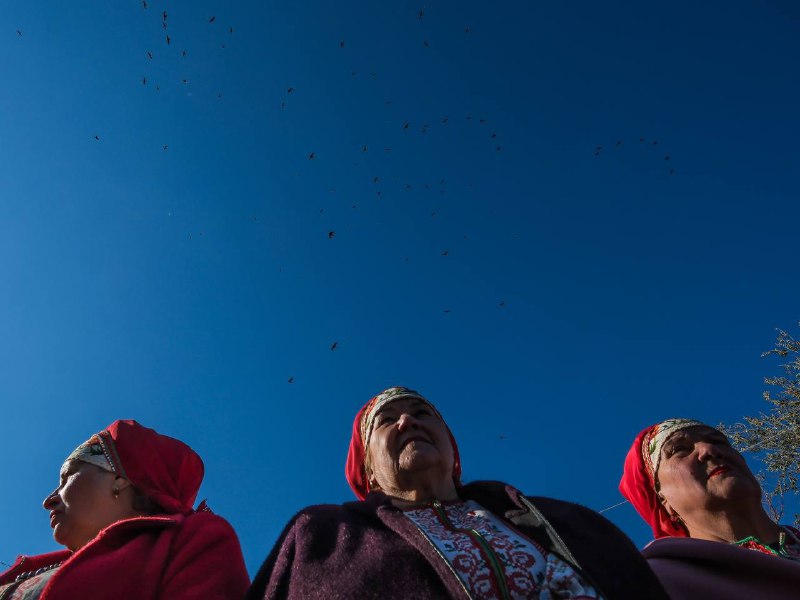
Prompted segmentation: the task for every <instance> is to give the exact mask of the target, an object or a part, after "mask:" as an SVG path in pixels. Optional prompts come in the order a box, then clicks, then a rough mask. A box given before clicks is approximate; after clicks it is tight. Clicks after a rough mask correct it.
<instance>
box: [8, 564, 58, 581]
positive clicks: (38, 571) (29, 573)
mask: <svg viewBox="0 0 800 600" xmlns="http://www.w3.org/2000/svg"><path fill="white" fill-rule="evenodd" d="M60 566H61V563H60V562H57V563H56V564H54V565H48V566H46V567H41V568H39V569H36V570H35V571H25V572H24V573H20V574H19V575H17V577H16V579H14V583H17V582H19V581H25V580H26V579H30V578H31V577H36V576H37V575H41V574H42V573H46V572H47V571H49V570H50V569H57V568H58V567H60Z"/></svg>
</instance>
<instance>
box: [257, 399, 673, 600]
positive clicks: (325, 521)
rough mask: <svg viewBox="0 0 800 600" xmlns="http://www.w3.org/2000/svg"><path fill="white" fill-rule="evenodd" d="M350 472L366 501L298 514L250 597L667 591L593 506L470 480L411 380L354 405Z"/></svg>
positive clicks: (617, 595)
mask: <svg viewBox="0 0 800 600" xmlns="http://www.w3.org/2000/svg"><path fill="white" fill-rule="evenodd" d="M345 475H346V477H347V481H348V482H349V483H350V486H351V487H352V489H353V491H354V492H355V495H356V496H357V497H358V499H359V501H358V502H348V503H346V504H343V505H341V506H338V505H337V506H334V505H327V506H312V507H309V508H306V509H304V510H302V511H301V512H300V513H299V514H298V515H297V516H295V517H294V519H292V521H291V522H290V523H289V525H288V526H287V527H286V529H285V530H284V532H283V534H282V535H281V537H280V539H279V540H278V543H277V544H276V546H275V548H274V549H273V551H272V552H271V553H270V555H269V556H268V557H267V559H266V561H265V563H264V565H263V566H262V567H261V570H260V572H259V574H258V575H257V577H256V580H255V582H254V583H253V586H252V588H251V590H250V593H249V595H248V598H251V599H255V600H261V599H262V598H269V599H278V598H288V599H290V600H301V599H302V600H307V599H310V598H347V599H350V598H381V599H382V600H392V599H398V600H399V599H406V598H414V599H415V600H424V599H433V598H437V599H448V598H450V599H459V600H468V599H476V600H477V599H481V600H490V599H492V600H493V599H498V600H499V599H522V598H526V599H536V598H553V599H555V598H582V599H584V600H590V599H598V598H604V599H606V600H608V599H624V598H631V599H633V598H636V599H637V600H638V599H641V598H648V599H650V600H660V599H666V595H665V593H664V591H663V589H662V588H661V586H660V585H659V583H658V581H657V579H656V578H655V576H654V575H653V573H652V572H651V571H650V569H649V568H648V567H647V564H646V563H645V561H644V560H643V558H642V557H641V555H640V554H639V552H638V551H637V550H636V547H635V546H634V545H633V544H632V543H631V542H630V540H629V539H628V538H627V537H625V535H624V534H623V533H622V532H621V531H619V530H618V529H617V528H616V527H614V525H612V524H611V523H609V522H608V521H606V520H605V519H604V518H603V517H601V516H600V515H598V514H597V513H595V512H593V511H591V510H589V509H587V508H583V507H581V506H578V505H576V504H571V503H568V502H562V501H559V500H553V499H550V498H527V497H525V496H524V495H523V494H522V493H520V492H519V491H518V490H516V489H515V488H513V487H512V486H510V485H507V484H505V483H500V482H491V481H482V482H473V483H469V484H466V485H462V484H461V461H460V459H459V453H458V446H457V445H456V442H455V439H454V437H453V435H452V433H451V432H450V429H449V428H448V427H447V425H446V423H445V422H444V420H443V419H442V417H441V415H440V414H439V412H438V411H437V410H436V408H435V407H434V406H433V404H431V403H430V402H429V401H428V400H426V399H425V398H424V397H422V396H421V395H420V394H419V393H417V392H415V391H413V390H410V389H408V388H402V387H394V388H389V389H388V390H385V391H383V392H382V393H380V394H378V395H377V396H375V397H374V398H372V399H371V400H370V401H369V402H368V403H367V404H366V405H365V406H364V407H363V408H362V409H361V410H360V411H359V412H358V414H357V415H356V418H355V421H354V423H353V433H352V438H351V440H350V449H349V453H348V457H347V464H346V467H345Z"/></svg>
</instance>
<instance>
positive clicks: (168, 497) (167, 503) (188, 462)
mask: <svg viewBox="0 0 800 600" xmlns="http://www.w3.org/2000/svg"><path fill="white" fill-rule="evenodd" d="M67 460H81V461H83V462H88V463H91V464H93V465H96V466H98V467H100V468H102V469H105V470H106V471H109V472H111V473H115V474H116V475H119V476H120V477H124V478H125V479H127V480H129V481H130V482H131V483H132V484H133V485H134V487H135V488H136V489H137V490H139V491H140V492H141V493H142V494H144V495H145V496H147V497H148V498H150V499H151V500H153V501H154V502H156V503H157V504H158V505H159V506H160V507H161V508H163V509H164V511H165V512H166V513H167V514H175V513H182V514H189V513H192V512H194V510H193V508H192V506H193V505H194V501H195V499H196V498H197V492H198V491H199V489H200V483H201V482H202V481H203V474H204V468H203V461H202V459H201V458H200V456H198V454H197V453H196V452H195V451H194V450H192V449H191V448H190V447H189V446H187V445H186V444H184V443H183V442H181V441H179V440H176V439H174V438H171V437H168V436H166V435H161V434H160V433H157V432H156V431H155V430H154V429H150V428H149V427H144V426H142V425H140V424H139V423H137V422H136V421H130V420H124V421H114V422H113V423H112V424H111V425H109V426H108V427H107V428H106V429H104V430H103V431H101V432H99V433H97V434H95V435H93V436H92V437H90V438H89V439H88V440H87V441H86V442H84V443H83V444H81V445H80V446H78V447H77V448H76V449H75V450H74V451H73V452H72V454H70V455H69V457H68V458H67Z"/></svg>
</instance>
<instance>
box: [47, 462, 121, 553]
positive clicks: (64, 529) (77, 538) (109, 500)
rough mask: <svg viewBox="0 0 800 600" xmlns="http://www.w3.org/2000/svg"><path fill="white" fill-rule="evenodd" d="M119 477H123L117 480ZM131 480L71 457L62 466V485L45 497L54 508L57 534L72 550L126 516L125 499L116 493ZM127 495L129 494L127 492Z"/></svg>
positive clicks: (54, 534)
mask: <svg viewBox="0 0 800 600" xmlns="http://www.w3.org/2000/svg"><path fill="white" fill-rule="evenodd" d="M117 480H119V481H117ZM120 482H124V484H127V483H128V482H127V480H125V479H122V478H119V477H117V476H116V475H115V474H114V473H111V472H109V471H106V470H104V469H101V468H100V467H97V466H95V465H92V464H89V463H85V462H83V461H80V460H68V461H66V462H65V463H64V465H63V466H62V467H61V475H60V481H59V485H58V487H57V488H56V489H55V490H54V491H53V492H52V493H51V494H50V495H49V496H47V498H45V500H44V503H43V506H44V508H45V510H49V511H50V527H52V528H53V538H54V539H55V540H56V541H57V542H58V543H59V544H62V545H64V546H66V547H67V548H69V549H70V550H77V549H78V548H81V547H82V546H84V545H85V544H87V543H88V542H89V541H91V540H92V539H93V538H94V537H95V536H96V535H97V534H98V533H100V530H102V529H104V528H105V527H107V526H108V525H111V524H112V523H115V522H116V521H119V520H120V519H123V518H126V517H127V516H130V515H129V512H130V511H128V510H127V509H126V508H125V499H124V498H121V497H120V494H119V492H117V493H116V495H115V493H114V490H115V488H116V489H117V490H119V489H120V487H125V485H123V486H121V485H120ZM126 497H127V494H126Z"/></svg>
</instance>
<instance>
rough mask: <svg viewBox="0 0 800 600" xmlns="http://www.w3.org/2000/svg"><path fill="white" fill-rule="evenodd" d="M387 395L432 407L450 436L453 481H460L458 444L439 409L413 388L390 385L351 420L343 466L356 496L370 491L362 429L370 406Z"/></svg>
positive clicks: (384, 400) (391, 398)
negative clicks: (351, 426)
mask: <svg viewBox="0 0 800 600" xmlns="http://www.w3.org/2000/svg"><path fill="white" fill-rule="evenodd" d="M387 396H389V398H388V401H389V402H391V401H394V400H400V399H401V398H417V399H418V400H422V401H423V402H425V404H427V405H428V406H430V407H431V409H433V412H434V413H435V414H436V416H437V417H439V419H441V421H442V423H444V426H445V428H446V429H447V435H448V436H449V437H450V444H451V445H452V446H453V481H455V482H456V483H458V482H460V481H461V458H460V457H459V454H458V445H457V444H456V439H455V438H454V437H453V434H452V433H451V431H450V428H449V427H447V423H445V421H444V419H442V415H440V414H439V411H438V410H436V407H435V406H434V405H433V404H431V403H430V402H429V401H428V400H427V399H426V398H423V397H422V396H421V395H419V394H418V393H417V392H415V391H414V390H410V389H408V388H404V387H392V388H389V389H387V390H384V391H382V392H381V393H380V394H378V395H377V396H375V397H374V398H371V399H370V401H369V402H367V403H366V404H365V405H364V406H362V407H361V410H359V411H358V413H357V414H356V418H355V419H354V420H353V433H352V435H351V437H350V448H349V449H348V451H347V462H346V463H345V466H344V476H345V477H346V478H347V483H349V484H350V487H351V488H352V489H353V492H354V493H355V495H356V497H358V499H359V500H363V499H364V498H366V497H367V494H369V491H370V490H369V478H368V477H367V472H366V470H365V468H364V461H365V459H366V456H367V453H366V448H365V447H364V437H363V436H364V435H368V434H369V432H367V431H363V429H364V426H365V425H366V420H367V417H368V416H369V413H370V411H371V410H372V408H373V407H374V406H375V404H376V403H377V402H379V401H383V402H384V403H386V402H387Z"/></svg>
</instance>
